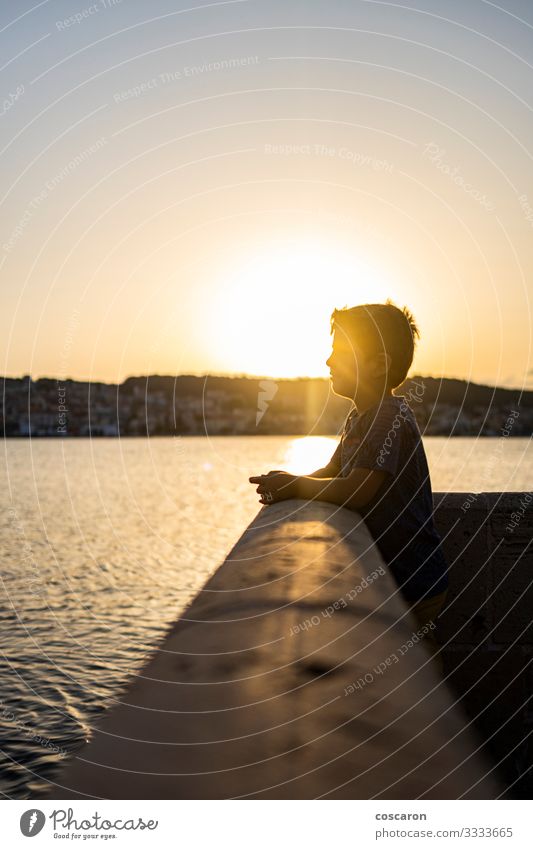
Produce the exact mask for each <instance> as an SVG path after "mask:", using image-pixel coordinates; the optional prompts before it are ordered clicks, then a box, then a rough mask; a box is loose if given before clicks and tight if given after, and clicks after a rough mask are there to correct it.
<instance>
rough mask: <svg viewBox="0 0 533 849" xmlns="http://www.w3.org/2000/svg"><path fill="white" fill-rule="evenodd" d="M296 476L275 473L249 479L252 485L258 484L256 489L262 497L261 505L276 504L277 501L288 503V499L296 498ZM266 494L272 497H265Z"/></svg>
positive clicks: (287, 473)
mask: <svg viewBox="0 0 533 849" xmlns="http://www.w3.org/2000/svg"><path fill="white" fill-rule="evenodd" d="M297 479H298V478H297V476H296V475H291V474H289V472H281V471H277V470H276V471H273V472H269V473H268V474H267V475H256V476H255V477H251V478H248V480H249V481H250V483H257V484H259V486H258V487H257V489H256V492H258V493H259V494H260V495H261V498H260V499H259V503H260V504H274V502H276V501H286V500H287V499H288V498H296V481H297ZM265 493H270V497H265Z"/></svg>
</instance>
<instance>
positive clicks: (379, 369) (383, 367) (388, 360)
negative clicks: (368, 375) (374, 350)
mask: <svg viewBox="0 0 533 849" xmlns="http://www.w3.org/2000/svg"><path fill="white" fill-rule="evenodd" d="M391 365H392V357H391V355H390V354H387V353H385V351H380V353H379V354H376V357H375V360H374V374H375V376H376V377H378V376H379V375H381V374H387V372H388V371H389V370H390V367H391Z"/></svg>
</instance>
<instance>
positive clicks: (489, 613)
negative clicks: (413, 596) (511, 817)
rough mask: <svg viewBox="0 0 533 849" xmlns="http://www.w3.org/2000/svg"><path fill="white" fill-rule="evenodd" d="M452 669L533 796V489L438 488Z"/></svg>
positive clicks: (512, 781)
mask: <svg viewBox="0 0 533 849" xmlns="http://www.w3.org/2000/svg"><path fill="white" fill-rule="evenodd" d="M434 504H435V524H436V526H437V529H438V530H439V532H440V534H441V536H442V538H443V549H444V553H445V555H446V558H447V560H448V563H449V565H450V591H449V595H448V598H447V601H446V604H445V608H444V610H443V612H442V615H441V617H440V620H439V625H438V630H437V636H438V639H439V642H440V643H441V646H442V654H443V663H444V673H445V675H446V678H447V681H448V683H449V684H450V686H451V687H452V688H453V691H454V692H455V693H456V695H457V696H458V697H459V698H460V699H461V703H462V705H463V708H464V709H465V711H466V712H467V714H468V716H469V718H470V719H472V720H474V722H475V725H476V728H477V729H478V732H479V733H480V734H481V735H482V737H483V739H484V740H485V741H486V750H487V752H488V753H489V754H490V756H491V757H492V758H493V760H495V761H496V762H498V764H499V771H500V773H501V776H502V778H503V780H504V782H505V784H506V786H507V787H508V788H509V789H508V795H509V796H510V797H515V798H531V797H532V794H533V775H532V773H533V769H532V767H533V741H532V739H531V736H530V735H531V732H532V730H533V701H532V694H533V667H532V663H531V661H532V658H533V544H532V541H533V493H523V492H508V493H498V492H484V493H466V492H465V493H434Z"/></svg>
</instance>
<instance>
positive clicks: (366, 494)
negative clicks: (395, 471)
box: [293, 467, 390, 510]
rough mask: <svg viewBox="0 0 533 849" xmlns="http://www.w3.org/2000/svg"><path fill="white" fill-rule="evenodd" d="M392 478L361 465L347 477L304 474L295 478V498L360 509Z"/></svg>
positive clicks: (386, 473) (382, 472) (387, 474)
mask: <svg viewBox="0 0 533 849" xmlns="http://www.w3.org/2000/svg"><path fill="white" fill-rule="evenodd" d="M387 477H389V478H390V475H389V473H388V472H385V471H381V470H380V471H377V470H371V469H362V468H360V467H358V468H356V469H353V470H352V471H351V472H350V474H349V475H347V476H346V477H345V478H341V477H334V478H326V479H324V478H319V477H317V476H311V475H310V476H302V477H298V478H296V479H295V495H294V496H293V497H295V498H304V499H308V500H312V499H315V498H316V499H317V500H318V501H329V502H331V503H332V504H338V505H339V507H349V508H351V509H355V510H358V509H359V508H360V507H364V506H365V505H366V504H368V503H369V501H371V500H372V499H373V498H374V496H375V495H376V494H377V492H378V490H379V489H380V487H381V486H382V485H383V483H384V482H385V481H386V479H387Z"/></svg>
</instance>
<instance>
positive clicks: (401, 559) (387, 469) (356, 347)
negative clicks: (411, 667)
mask: <svg viewBox="0 0 533 849" xmlns="http://www.w3.org/2000/svg"><path fill="white" fill-rule="evenodd" d="M331 332H332V333H333V334H334V336H333V349H332V353H331V356H330V357H329V359H328V360H327V362H326V365H328V366H329V368H330V373H331V382H332V388H333V391H334V392H335V394H336V395H341V396H344V397H346V398H350V399H351V400H353V402H354V405H355V406H354V408H353V409H352V410H351V411H350V413H349V414H348V416H347V418H346V421H345V424H344V428H343V432H342V436H341V440H340V442H339V445H338V446H337V449H336V451H335V453H334V454H333V456H332V458H331V460H330V461H329V463H328V464H327V466H325V467H324V468H323V469H318V470H317V471H316V472H313V473H312V474H311V475H308V476H295V475H291V474H289V473H287V472H281V471H272V472H269V473H268V474H267V475H259V476H256V477H251V478H249V480H250V483H257V484H259V485H258V487H257V490H256V491H257V492H258V493H260V495H261V500H260V503H261V504H271V503H273V502H275V501H281V500H284V499H287V498H304V499H317V500H320V501H328V502H331V503H333V504H338V505H339V506H341V507H347V508H348V509H353V510H357V511H358V512H359V513H360V514H361V516H362V517H363V519H364V520H365V523H366V525H367V527H368V529H369V531H370V533H371V534H372V537H373V538H374V540H375V542H376V545H377V547H378V549H379V551H380V553H381V555H382V557H383V560H384V561H385V563H386V564H387V565H388V566H389V569H390V571H391V573H392V575H393V577H394V578H395V580H396V583H397V584H398V587H399V589H400V591H401V593H402V595H403V597H404V599H405V600H406V602H407V604H408V605H409V606H410V607H411V609H412V613H413V614H414V617H415V621H416V623H417V625H418V627H419V628H423V627H424V626H425V625H430V624H431V623H433V621H434V619H435V617H436V616H437V614H438V612H439V610H440V609H441V607H442V605H443V603H444V599H445V596H446V592H447V587H448V576H447V563H446V560H445V558H444V555H443V553H442V550H441V547H440V536H439V534H438V532H437V530H436V528H435V525H434V522H433V495H432V491H431V481H430V476H429V470H428V465H427V460H426V454H425V451H424V447H423V444H422V437H421V434H420V430H419V428H418V425H417V422H416V419H415V416H414V414H413V411H412V409H411V408H410V406H409V404H408V403H407V399H406V398H405V396H403V395H399V396H398V395H393V394H392V390H393V389H394V388H395V387H397V386H399V385H400V384H401V383H403V381H404V380H405V378H406V376H407V372H408V371H409V368H410V366H411V363H412V361H413V355H414V347H415V336H417V337H420V333H419V331H418V328H417V326H416V324H415V321H414V318H413V316H412V314H411V313H410V311H409V310H408V309H407V308H406V307H404V308H403V310H400V309H399V308H398V307H396V306H395V305H394V304H393V303H392V301H391V300H390V298H389V299H388V300H387V302H386V303H385V304H364V305H361V306H356V307H352V308H351V309H348V308H346V307H345V308H343V309H342V310H334V312H333V314H332V316H331ZM417 391H418V389H417ZM424 642H425V644H426V645H427V646H428V648H429V649H430V651H432V652H435V651H436V650H437V649H438V644H437V642H436V640H435V637H434V633H433V630H432V628H430V629H429V630H427V633H426V636H425V638H424Z"/></svg>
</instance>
